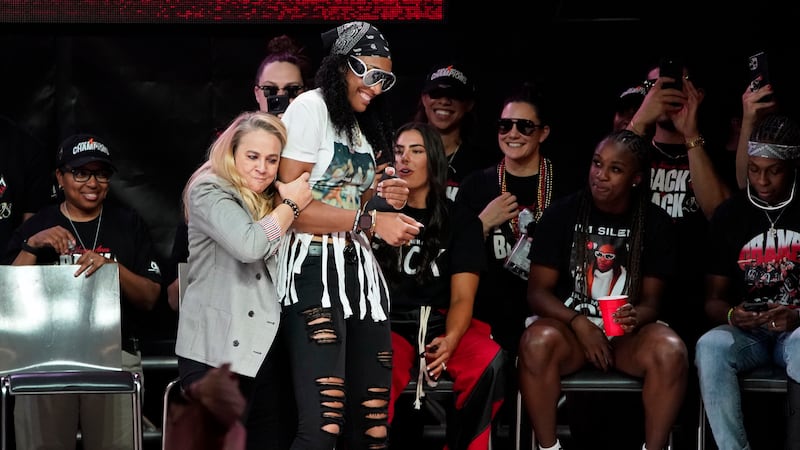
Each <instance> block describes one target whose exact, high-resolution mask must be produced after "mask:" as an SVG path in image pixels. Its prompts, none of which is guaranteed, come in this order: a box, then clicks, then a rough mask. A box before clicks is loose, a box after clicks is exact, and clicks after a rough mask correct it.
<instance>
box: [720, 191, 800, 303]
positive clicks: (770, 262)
mask: <svg viewBox="0 0 800 450" xmlns="http://www.w3.org/2000/svg"><path fill="white" fill-rule="evenodd" d="M798 203H799V202H797V201H795V202H794V203H792V204H790V205H788V206H786V207H785V208H783V209H781V210H775V211H765V210H762V209H759V208H757V207H756V206H754V205H753V204H752V203H750V201H749V199H748V198H747V194H746V192H744V191H741V192H738V193H737V194H736V195H734V196H733V197H731V198H730V199H728V200H727V201H725V202H723V203H722V204H721V205H720V206H719V207H718V208H717V210H716V211H715V213H714V216H713V217H712V219H711V224H710V226H709V235H708V239H709V243H710V248H709V251H708V252H707V254H708V261H707V264H708V272H709V273H710V274H714V275H722V276H725V277H728V278H730V280H731V283H732V287H731V290H730V293H731V298H730V300H731V301H732V303H733V304H738V303H739V302H741V301H743V300H747V301H767V302H779V303H781V304H784V305H794V306H798V305H800V298H798V285H799V284H800V204H798ZM767 215H769V217H770V218H769V219H767ZM770 220H771V221H774V222H775V227H774V232H772V231H770ZM704 253H705V252H704Z"/></svg>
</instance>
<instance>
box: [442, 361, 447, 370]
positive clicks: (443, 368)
mask: <svg viewBox="0 0 800 450" xmlns="http://www.w3.org/2000/svg"><path fill="white" fill-rule="evenodd" d="M442 370H443V371H444V370H447V364H445V363H442Z"/></svg>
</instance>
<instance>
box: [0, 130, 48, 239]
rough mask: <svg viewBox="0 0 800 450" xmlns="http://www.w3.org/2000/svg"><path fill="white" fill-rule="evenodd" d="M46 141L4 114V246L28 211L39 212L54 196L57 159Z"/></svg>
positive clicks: (0, 162) (0, 207)
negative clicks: (41, 140)
mask: <svg viewBox="0 0 800 450" xmlns="http://www.w3.org/2000/svg"><path fill="white" fill-rule="evenodd" d="M53 159H54V158H52V157H51V156H50V155H48V153H47V152H45V151H44V148H43V147H42V145H41V144H40V143H39V142H38V141H37V140H36V139H35V138H33V137H32V136H30V135H29V134H27V133H25V132H24V131H23V130H22V129H21V128H19V127H18V126H17V125H15V124H14V123H13V122H11V121H9V120H8V119H5V118H2V117H0V249H2V250H3V251H5V249H6V246H7V245H8V240H9V238H10V237H11V233H12V232H13V231H14V230H15V229H16V228H17V227H18V226H19V225H20V224H21V223H22V219H23V215H24V214H25V213H35V212H37V211H39V209H40V208H41V207H42V206H44V205H46V204H47V203H50V202H51V201H52V200H53V198H54V194H53V185H54V182H53V170H54V167H53V163H52V161H51V160H53Z"/></svg>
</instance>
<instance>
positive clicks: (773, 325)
mask: <svg viewBox="0 0 800 450" xmlns="http://www.w3.org/2000/svg"><path fill="white" fill-rule="evenodd" d="M772 328H778V326H777V325H775V321H774V320H773V321H772Z"/></svg>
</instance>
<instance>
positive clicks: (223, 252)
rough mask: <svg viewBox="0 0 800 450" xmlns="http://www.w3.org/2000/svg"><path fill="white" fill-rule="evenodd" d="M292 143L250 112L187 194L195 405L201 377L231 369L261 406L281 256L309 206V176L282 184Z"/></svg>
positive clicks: (185, 360) (276, 124)
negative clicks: (260, 379)
mask: <svg viewBox="0 0 800 450" xmlns="http://www.w3.org/2000/svg"><path fill="white" fill-rule="evenodd" d="M285 143H286V129H285V127H284V125H283V124H282V123H281V121H280V119H278V118H277V117H276V116H273V115H271V114H268V113H264V112H248V113H243V114H241V115H240V116H239V117H237V118H236V119H234V121H233V122H232V123H231V125H230V126H229V127H228V128H227V129H226V130H225V131H224V132H223V133H222V134H221V135H220V136H219V138H217V140H216V141H215V142H214V144H212V146H211V149H210V151H209V157H208V161H206V162H205V163H204V164H203V165H202V166H200V168H198V169H197V170H196V171H195V172H194V174H193V175H192V176H191V178H190V179H189V181H188V183H187V184H186V188H185V189H184V195H183V201H184V205H185V214H186V216H187V220H188V225H189V259H188V284H187V286H186V291H185V293H184V295H183V298H182V299H181V305H180V315H179V319H178V335H177V342H176V345H175V353H176V354H177V355H178V370H179V373H180V377H181V385H182V386H183V388H184V390H185V392H187V393H188V394H189V395H190V396H195V397H201V398H202V397H203V395H202V394H203V393H202V392H198V391H197V390H198V389H202V387H203V383H202V382H200V381H199V380H201V378H202V377H203V375H205V373H206V372H208V371H209V370H211V369H212V368H214V367H220V366H222V365H223V364H230V369H231V371H232V372H233V373H235V374H238V375H239V376H238V378H239V380H238V381H239V388H240V390H241V391H242V394H243V396H244V398H245V399H246V400H247V404H248V406H249V405H250V404H251V403H252V402H253V400H254V395H253V390H254V387H255V385H256V384H255V382H254V379H255V377H256V375H257V374H258V373H259V369H260V368H261V367H262V365H264V364H265V361H266V359H267V357H268V355H269V352H270V348H271V346H272V344H273V341H274V339H275V335H276V333H277V331H278V325H279V323H280V315H281V306H280V304H279V303H278V300H277V295H276V289H275V285H274V284H273V279H274V276H275V273H276V267H275V266H276V263H275V255H276V252H277V250H278V247H279V246H280V242H281V239H282V238H283V236H284V234H285V233H286V231H287V230H288V229H289V227H290V226H291V225H292V222H293V221H294V219H295V218H296V217H297V216H298V215H299V214H300V211H302V210H303V208H305V207H306V205H308V203H309V202H310V201H311V190H310V187H309V184H308V177H309V174H308V173H303V174H301V175H300V176H299V177H298V178H297V179H295V180H294V181H292V182H288V183H281V182H280V181H277V180H276V175H277V171H278V164H279V161H280V153H281V150H282V149H283V146H284V145H285ZM231 401H233V400H231ZM220 407H224V406H220ZM248 410H249V408H247V407H246V408H245V412H244V415H245V416H246V414H247V411H248ZM242 419H243V421H245V419H246V417H243V418H242ZM245 423H246V422H245ZM248 431H249V430H248Z"/></svg>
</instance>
